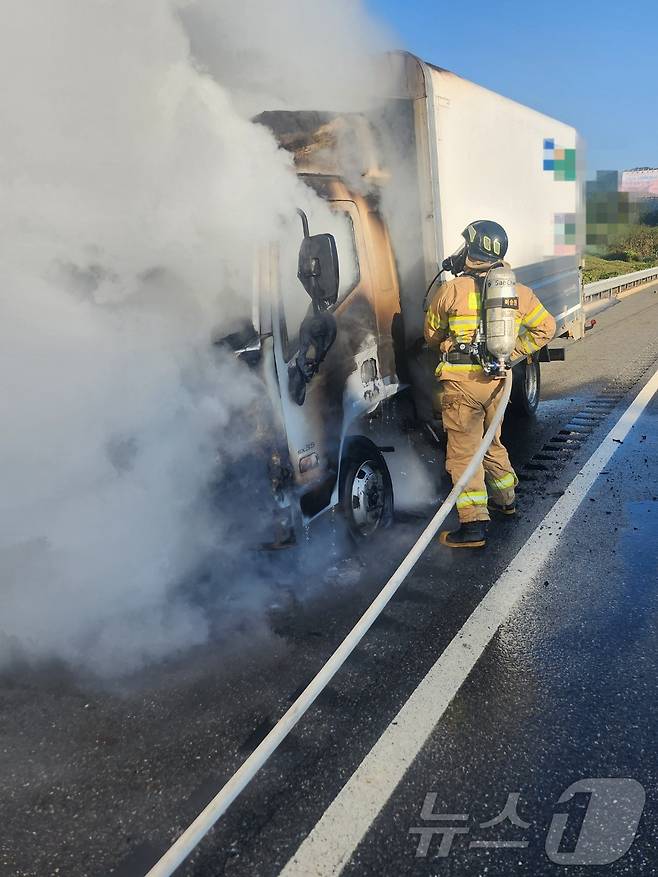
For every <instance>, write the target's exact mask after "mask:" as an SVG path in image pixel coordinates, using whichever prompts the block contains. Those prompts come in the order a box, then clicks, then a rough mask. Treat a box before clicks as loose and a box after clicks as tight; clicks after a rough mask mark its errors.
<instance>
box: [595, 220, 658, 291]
mask: <svg viewBox="0 0 658 877" xmlns="http://www.w3.org/2000/svg"><path fill="white" fill-rule="evenodd" d="M643 220H644V221H643V222H642V223H640V224H637V225H631V226H627V227H626V228H625V229H624V230H623V231H622V232H620V234H619V235H618V236H617V237H615V238H614V240H613V241H611V243H609V244H608V245H607V247H605V248H602V247H596V248H591V249H589V250H588V251H586V253H585V268H584V271H583V281H584V282H585V283H594V281H596V280H606V279H607V278H608V277H617V276H618V275H619V274H630V273H631V272H632V271H642V270H644V269H645V268H653V267H654V266H656V265H658V214H656V213H653V214H648V215H647V216H646V217H643ZM652 221H653V224H649V223H650V222H652Z"/></svg>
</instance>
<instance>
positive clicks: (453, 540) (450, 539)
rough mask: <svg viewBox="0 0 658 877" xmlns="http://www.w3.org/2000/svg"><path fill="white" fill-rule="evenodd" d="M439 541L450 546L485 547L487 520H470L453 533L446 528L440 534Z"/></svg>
mask: <svg viewBox="0 0 658 877" xmlns="http://www.w3.org/2000/svg"><path fill="white" fill-rule="evenodd" d="M439 542H440V543H441V545H447V546H448V548H484V546H485V545H486V544H487V522H486V521H469V522H468V523H467V524H461V525H460V527H459V530H453V531H452V532H451V533H449V532H448V531H447V530H444V531H443V533H441V535H440V536H439Z"/></svg>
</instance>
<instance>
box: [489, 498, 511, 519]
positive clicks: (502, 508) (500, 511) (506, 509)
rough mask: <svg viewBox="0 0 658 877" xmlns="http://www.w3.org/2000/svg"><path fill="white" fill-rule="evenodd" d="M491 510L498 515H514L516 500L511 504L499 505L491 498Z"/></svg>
mask: <svg viewBox="0 0 658 877" xmlns="http://www.w3.org/2000/svg"><path fill="white" fill-rule="evenodd" d="M489 511H490V512H495V513H496V514H497V515H505V516H506V517H512V516H513V515H515V514H516V502H513V503H510V505H498V503H495V502H492V501H491V500H489Z"/></svg>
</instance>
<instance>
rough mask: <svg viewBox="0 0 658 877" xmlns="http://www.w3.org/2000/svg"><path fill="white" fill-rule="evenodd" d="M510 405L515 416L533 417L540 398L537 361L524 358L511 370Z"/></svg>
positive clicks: (539, 377) (539, 373) (539, 375)
mask: <svg viewBox="0 0 658 877" xmlns="http://www.w3.org/2000/svg"><path fill="white" fill-rule="evenodd" d="M513 381H514V382H513V384H512V398H511V402H512V407H513V409H514V413H515V414H516V415H517V417H525V418H527V417H534V416H535V414H536V413H537V408H538V407H539V400H540V398H541V371H540V367H539V362H538V361H537V359H536V358H534V357H533V359H532V361H531V362H528V360H527V359H524V360H523V362H520V363H519V364H518V365H517V366H515V367H514V371H513Z"/></svg>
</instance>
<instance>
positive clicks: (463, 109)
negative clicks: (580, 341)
mask: <svg viewBox="0 0 658 877" xmlns="http://www.w3.org/2000/svg"><path fill="white" fill-rule="evenodd" d="M424 67H425V71H426V86H427V88H426V90H427V101H428V105H429V109H428V115H429V117H430V119H432V117H433V119H434V125H435V129H434V132H433V133H434V138H435V142H436V161H437V162H438V166H437V167H435V168H434V169H433V173H434V175H435V176H436V177H437V179H438V186H437V187H435V192H437V196H438V197H439V199H440V204H439V205H438V207H435V210H434V214H435V216H436V217H437V219H440V229H439V230H438V234H437V239H438V241H439V252H437V262H439V263H440V261H441V260H442V259H443V258H444V257H445V255H448V254H450V253H451V252H453V251H454V250H455V249H457V247H458V246H459V245H460V242H461V238H460V233H461V231H462V230H463V229H464V228H465V227H466V226H467V225H468V223H469V222H471V221H473V220H474V219H484V218H491V219H495V220H496V221H497V222H500V223H501V225H503V226H504V228H505V229H506V230H507V232H508V234H509V237H510V249H509V253H508V256H507V258H508V259H509V261H510V263H511V264H512V266H513V267H514V268H515V270H517V272H518V277H519V280H521V281H522V282H525V283H527V284H528V285H530V286H533V288H535V289H536V291H537V293H538V294H539V295H540V296H542V297H543V298H544V299H545V301H544V303H545V305H546V307H548V308H549V310H551V312H552V313H554V314H555V315H556V316H560V315H561V314H567V316H566V317H564V318H563V319H562V320H561V321H560V323H561V325H560V327H559V328H561V329H565V328H566V327H567V324H568V323H570V321H573V320H574V317H576V318H577V317H578V313H577V311H578V310H579V306H580V305H581V282H580V270H579V269H580V261H581V250H582V244H583V240H582V235H583V231H584V224H583V195H582V192H583V158H584V156H583V152H584V150H583V146H582V142H580V140H579V137H578V133H577V131H576V130H575V129H574V128H572V127H570V126H569V125H566V124H564V123H563V122H558V121H556V120H555V119H552V118H550V117H548V116H545V115H543V114H541V113H538V112H536V111H535V110H532V109H530V108H528V107H525V106H522V105H521V104H518V103H516V102H515V101H512V100H509V99H507V98H504V97H502V96H501V95H498V94H496V93H495V92H492V91H489V90H488V89H485V88H482V87H480V86H478V85H475V84H474V83H471V82H468V81H467V80H464V79H461V78H460V77H459V76H456V75H455V74H454V73H450V72H448V71H445V70H439V69H437V68H434V67H430V66H429V65H424Z"/></svg>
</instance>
